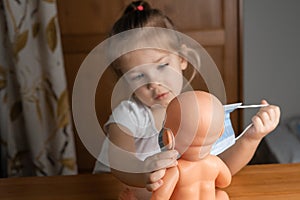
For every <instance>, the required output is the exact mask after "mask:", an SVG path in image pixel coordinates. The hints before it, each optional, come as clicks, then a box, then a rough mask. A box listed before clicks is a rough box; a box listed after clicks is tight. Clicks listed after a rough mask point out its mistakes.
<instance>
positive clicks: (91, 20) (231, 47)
mask: <svg viewBox="0 0 300 200" xmlns="http://www.w3.org/2000/svg"><path fill="white" fill-rule="evenodd" d="M129 2H130V1H128V0H113V1H106V0H85V1H82V0H58V1H57V3H58V13H59V16H58V17H59V18H58V19H59V23H60V27H61V34H62V43H63V51H64V58H65V67H66V75H67V80H68V87H69V91H70V94H71V93H72V87H73V83H74V80H75V77H76V73H77V71H78V68H79V67H80V65H81V63H82V61H83V60H84V58H85V57H86V56H87V54H88V53H89V52H90V51H91V50H92V49H93V48H94V47H96V46H97V45H98V44H99V43H100V42H101V41H103V40H104V39H106V37H107V33H108V31H109V30H110V28H111V27H112V24H113V23H114V21H115V20H116V19H117V18H119V17H120V16H121V14H122V12H123V10H124V8H125V7H126V5H127V4H128V3H129ZM148 2H149V3H150V4H151V5H152V7H155V8H159V9H161V10H162V11H163V12H165V13H166V15H167V16H169V17H170V18H171V19H172V20H173V21H174V23H175V25H176V26H177V28H178V30H179V31H181V32H183V33H184V34H187V35H189V36H191V37H192V38H193V39H195V40H196V41H198V42H199V43H200V44H201V45H202V46H204V48H205V49H206V50H207V52H208V53H209V54H210V56H211V57H212V58H213V60H214V62H215V63H216V65H217V66H218V68H219V71H220V73H221V75H222V78H223V81H224V85H225V89H226V95H227V102H228V103H234V102H239V101H240V90H241V88H240V82H239V76H240V72H239V66H238V59H239V55H238V52H239V51H238V42H239V41H238V0H185V1H182V0H160V1H157V0H149V1H148ZM115 80H116V76H115V75H114V74H113V73H112V72H111V71H110V70H107V71H106V72H105V74H104V76H103V77H102V78H101V80H100V82H99V88H98V90H99V91H101V92H97V94H96V111H97V114H98V118H99V123H100V124H103V123H104V122H105V121H106V120H107V117H108V116H109V114H110V112H111V110H110V96H111V90H112V89H113V87H114V83H115ZM202 85H203V84H202V81H201V78H200V77H198V78H197V79H196V80H195V81H193V87H194V88H196V89H202V88H201V87H202ZM239 120H240V116H239V113H238V112H235V113H233V116H232V121H233V125H234V128H235V129H236V130H240V128H239V124H240V122H239ZM76 146H77V156H78V165H79V171H80V172H91V170H92V167H93V165H94V161H95V159H94V158H92V157H91V156H90V154H89V153H88V152H87V151H86V149H85V147H84V146H83V145H82V143H81V142H80V140H79V139H78V137H76Z"/></svg>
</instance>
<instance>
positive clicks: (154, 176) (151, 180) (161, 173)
mask: <svg viewBox="0 0 300 200" xmlns="http://www.w3.org/2000/svg"><path fill="white" fill-rule="evenodd" d="M165 174H166V169H161V170H158V171H155V172H153V173H150V175H149V180H148V182H149V183H155V182H157V181H159V180H160V179H162V178H163V177H164V175H165Z"/></svg>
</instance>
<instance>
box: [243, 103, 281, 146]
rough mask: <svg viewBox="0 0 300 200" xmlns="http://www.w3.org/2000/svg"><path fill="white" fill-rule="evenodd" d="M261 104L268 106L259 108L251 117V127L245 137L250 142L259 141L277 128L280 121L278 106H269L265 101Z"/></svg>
mask: <svg viewBox="0 0 300 200" xmlns="http://www.w3.org/2000/svg"><path fill="white" fill-rule="evenodd" d="M261 103H262V104H267V105H268V106H266V107H263V108H261V109H260V110H259V111H258V112H257V113H256V115H255V116H253V117H252V123H253V126H252V127H250V128H249V130H248V131H247V133H246V135H247V137H248V138H249V139H252V140H261V139H262V138H263V137H265V136H266V135H267V134H268V133H270V132H271V131H273V130H274V129H275V128H276V127H277V125H278V123H279V119H280V109H279V107H278V106H275V105H269V104H268V102H267V101H266V100H262V102H261Z"/></svg>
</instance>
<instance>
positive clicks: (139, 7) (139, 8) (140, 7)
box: [136, 5, 144, 11]
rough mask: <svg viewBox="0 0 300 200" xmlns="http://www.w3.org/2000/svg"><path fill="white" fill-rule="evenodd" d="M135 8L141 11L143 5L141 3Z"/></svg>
mask: <svg viewBox="0 0 300 200" xmlns="http://www.w3.org/2000/svg"><path fill="white" fill-rule="evenodd" d="M136 9H137V10H138V11H143V10H144V7H143V6H142V5H138V6H137V7H136Z"/></svg>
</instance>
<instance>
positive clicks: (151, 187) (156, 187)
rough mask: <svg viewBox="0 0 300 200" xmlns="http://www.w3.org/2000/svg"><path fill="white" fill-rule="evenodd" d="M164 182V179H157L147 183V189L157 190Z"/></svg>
mask: <svg viewBox="0 0 300 200" xmlns="http://www.w3.org/2000/svg"><path fill="white" fill-rule="evenodd" d="M162 184H163V180H161V179H160V180H159V181H157V182H155V183H149V184H147V185H146V189H147V190H148V191H150V192H153V191H155V190H157V189H158V188H159V187H160V186H162Z"/></svg>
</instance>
